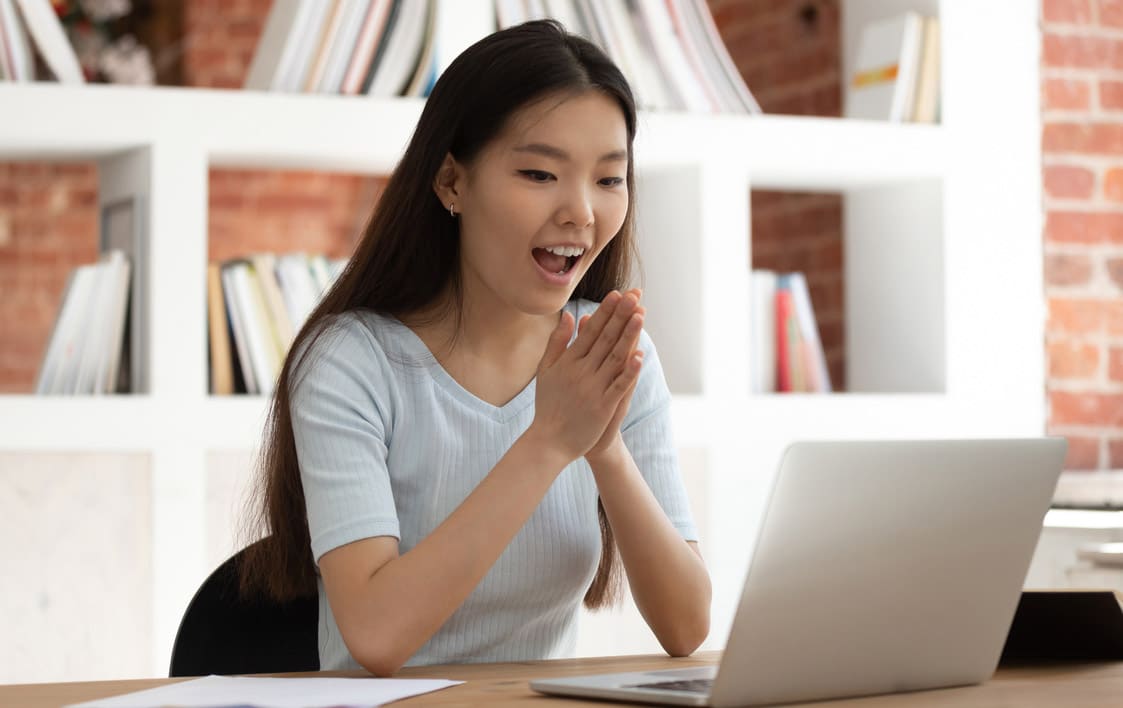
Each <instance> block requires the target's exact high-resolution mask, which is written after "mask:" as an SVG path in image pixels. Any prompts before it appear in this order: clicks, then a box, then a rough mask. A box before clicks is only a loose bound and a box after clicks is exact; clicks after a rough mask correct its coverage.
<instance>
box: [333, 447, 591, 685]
mask: <svg viewBox="0 0 1123 708" xmlns="http://www.w3.org/2000/svg"><path fill="white" fill-rule="evenodd" d="M535 435H536V433H535V432H534V431H532V430H528V431H527V432H526V433H525V434H524V435H523V436H522V437H520V438H519V439H518V440H517V441H516V442H515V444H514V445H512V446H511V448H510V449H509V450H508V451H507V454H505V455H504V456H503V458H502V459H500V460H499V463H498V464H497V465H496V466H495V467H494V468H493V469H492V470H491V473H490V474H488V475H487V477H485V478H484V480H483V481H482V482H481V483H480V484H479V486H478V487H476V489H475V490H474V491H473V492H472V493H471V494H470V495H469V496H468V498H467V499H465V500H464V502H463V503H461V505H460V506H459V507H457V508H456V510H455V511H453V513H452V514H450V515H449V517H448V518H447V519H446V520H445V521H444V522H443V523H442V524H441V525H440V526H438V527H437V528H436V529H434V530H433V532H432V533H431V534H429V535H428V536H426V537H425V538H424V539H422V540H421V542H420V543H418V544H417V546H416V547H414V548H413V549H411V550H410V551H409V552H408V553H405V554H404V555H401V556H399V555H398V541H397V539H395V538H393V537H388V536H382V537H378V538H368V539H363V540H361V541H356V542H355V543H351V544H348V545H346V546H341V547H339V548H336V549H335V550H332V551H329V552H327V553H325V554H324V555H323V557H322V558H321V559H320V573H321V575H322V577H323V580H324V588H325V590H326V591H327V597H328V602H330V603H331V608H332V612H333V613H334V615H335V619H336V623H337V624H338V625H339V629H340V632H341V633H342V634H343V640H344V642H345V643H346V644H347V648H348V650H350V652H351V655H352V656H353V657H354V658H355V660H356V661H358V662H359V664H361V665H362V666H364V667H365V668H366V669H367V670H368V671H370V672H371V673H373V674H375V675H376V676H389V675H391V674H393V673H395V672H396V671H397V670H398V669H399V668H401V666H402V665H403V664H405V662H406V661H407V660H408V659H409V658H410V657H411V656H413V654H414V653H416V652H417V650H418V649H419V648H421V646H422V645H423V644H424V643H425V642H426V641H428V640H429V638H430V637H432V636H433V635H434V634H435V633H436V632H437V630H438V629H440V627H441V625H442V624H444V622H445V621H446V620H447V619H448V618H449V617H450V616H452V614H453V612H455V611H456V609H457V608H458V607H460V605H461V604H462V603H463V602H464V600H465V599H466V598H467V597H468V595H469V594H470V593H471V592H472V590H473V589H475V587H476V586H477V585H478V584H479V583H480V581H481V580H483V577H484V575H486V574H487V571H488V570H489V569H490V568H491V567H492V566H493V565H494V564H495V561H496V560H497V559H498V558H499V556H500V554H502V553H503V550H504V549H505V548H506V547H507V545H508V544H509V543H510V542H511V539H513V538H514V537H515V534H517V533H518V531H519V529H521V528H522V526H523V524H525V523H526V520H527V519H528V518H530V515H531V514H532V513H533V512H534V509H535V508H536V507H537V506H538V503H539V502H540V501H541V500H542V498H543V496H545V494H546V491H547V490H548V489H549V488H550V485H551V484H553V482H554V479H555V477H556V476H557V475H558V473H560V472H561V470H562V469H563V468H564V467H565V466H566V465H567V464H569V460H566V459H564V458H563V457H562V456H560V455H558V454H557V453H555V452H552V447H551V446H549V445H546V444H544V443H545V442H546V441H541V440H538V439H537V438H536V437H535Z"/></svg>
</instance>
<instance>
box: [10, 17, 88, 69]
mask: <svg viewBox="0 0 1123 708" xmlns="http://www.w3.org/2000/svg"><path fill="white" fill-rule="evenodd" d="M15 3H16V6H17V7H18V8H19V10H20V12H21V13H22V15H23V21H24V24H25V25H26V26H27V31H28V34H30V35H31V37H32V39H34V40H35V46H36V47H38V48H39V54H40V56H42V57H43V61H44V62H46V64H47V67H48V68H50V70H51V73H53V74H54V75H55V78H56V79H58V81H59V82H60V83H64V84H83V83H85V82H86V76H85V74H83V73H82V66H81V64H79V63H78V55H77V54H76V53H75V52H74V47H72V46H70V41H69V40H68V39H67V38H66V32H65V30H63V28H62V22H61V21H60V20H59V18H58V15H56V14H55V10H54V8H53V7H52V6H51V2H50V0H15ZM8 36H9V37H10V36H11V34H10V33H9V34H8Z"/></svg>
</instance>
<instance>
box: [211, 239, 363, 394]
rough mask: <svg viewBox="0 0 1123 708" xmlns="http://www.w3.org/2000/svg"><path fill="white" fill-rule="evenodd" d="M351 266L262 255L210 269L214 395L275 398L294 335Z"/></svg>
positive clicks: (318, 258) (320, 259)
mask: <svg viewBox="0 0 1123 708" xmlns="http://www.w3.org/2000/svg"><path fill="white" fill-rule="evenodd" d="M346 262H347V261H346V259H329V258H327V257H325V256H323V255H322V254H313V255H306V254H303V253H289V254H284V255H280V256H278V255H276V254H273V253H258V254H253V255H250V256H247V257H244V258H235V259H231V260H228V261H223V262H221V263H211V264H209V265H208V269H207V317H208V322H207V331H208V338H209V342H210V344H209V350H210V367H211V374H210V379H211V391H212V393H215V394H220V395H221V394H229V393H238V392H246V393H250V394H266V395H267V394H269V393H271V392H272V390H273V386H274V385H275V383H276V379H277V376H278V375H279V374H280V371H281V366H282V365H283V363H284V360H285V357H286V356H287V355H288V351H289V349H290V348H291V346H292V343H293V340H294V339H295V335H296V334H297V333H299V332H300V330H301V328H302V327H303V326H304V323H305V321H306V320H307V318H308V315H309V314H310V313H311V312H312V310H313V309H315V307H316V305H317V304H318V303H319V301H320V299H321V297H322V295H323V293H324V291H325V290H326V289H327V288H329V287H331V285H332V283H334V281H335V279H336V278H337V277H339V274H340V272H341V271H342V269H343V267H344V265H345V264H346Z"/></svg>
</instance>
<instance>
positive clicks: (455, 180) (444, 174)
mask: <svg viewBox="0 0 1123 708" xmlns="http://www.w3.org/2000/svg"><path fill="white" fill-rule="evenodd" d="M463 183H464V169H463V167H461V165H460V163H459V162H457V161H456V158H455V157H453V156H452V154H451V153H449V154H446V155H445V159H444V161H443V162H442V163H441V167H440V169H438V170H437V176H436V177H434V178H433V191H434V192H435V193H436V195H437V199H440V200H441V204H443V205H444V208H445V209H446V210H447V209H448V208H449V207H450V206H451V207H453V208H454V209H455V211H456V212H457V213H460V211H461V210H463V208H464V205H463V204H460V203H459V202H460V197H461V189H460V187H461V186H462V185H463Z"/></svg>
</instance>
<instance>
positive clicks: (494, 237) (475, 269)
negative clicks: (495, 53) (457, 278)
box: [445, 91, 628, 315]
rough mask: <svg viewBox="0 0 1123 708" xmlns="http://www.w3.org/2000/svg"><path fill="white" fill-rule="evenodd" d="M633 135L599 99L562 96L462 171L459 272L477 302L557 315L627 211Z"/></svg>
mask: <svg viewBox="0 0 1123 708" xmlns="http://www.w3.org/2000/svg"><path fill="white" fill-rule="evenodd" d="M627 168H628V132H627V127H626V126H625V123H624V114H623V112H622V111H621V109H620V107H619V105H618V104H617V103H616V102H615V101H614V100H613V99H612V98H609V97H608V96H606V95H604V94H603V93H600V92H599V91H589V92H586V93H582V94H577V95H568V94H567V95H564V96H554V97H551V98H547V99H545V100H542V101H539V102H537V103H534V104H532V105H530V106H528V107H526V108H524V109H522V110H521V111H519V112H518V113H516V114H515V115H514V116H513V117H512V120H511V121H509V124H508V126H507V127H506V129H505V130H504V131H503V132H502V133H500V134H499V135H498V136H497V137H496V138H495V139H494V140H492V141H491V143H489V144H488V145H487V146H486V147H485V148H484V149H483V150H482V151H481V152H480V154H479V155H478V156H477V158H476V159H475V160H474V161H473V162H472V163H470V164H469V165H458V166H457V168H456V172H457V182H456V185H455V189H456V194H455V195H452V196H449V197H448V199H447V200H446V201H445V203H446V204H448V203H449V201H452V202H453V203H454V204H455V208H456V211H457V212H458V213H459V214H460V216H459V217H458V218H459V219H460V241H461V242H460V252H461V272H462V274H463V276H464V280H463V282H464V288H465V294H466V295H467V296H468V297H469V298H471V300H472V302H475V303H477V304H481V305H484V306H489V307H495V306H503V305H506V306H508V307H511V308H514V309H516V310H518V311H521V312H524V313H526V314H539V315H542V314H548V313H554V312H557V311H559V310H560V309H561V308H562V307H563V306H564V305H565V303H566V302H567V301H568V300H569V297H570V295H571V294H572V293H573V290H574V288H576V287H577V284H578V283H579V282H580V280H581V278H582V277H583V276H584V275H585V272H586V271H587V270H588V269H589V266H590V265H591V264H592V262H593V260H594V259H595V258H596V257H597V255H598V254H600V252H601V251H602V250H603V249H604V247H605V246H606V245H608V243H609V241H611V240H612V238H613V237H614V236H615V235H616V233H617V232H618V231H619V230H620V227H621V225H622V224H623V223H624V217H625V215H626V213H627V211H628V185H627V181H626V180H627Z"/></svg>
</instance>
